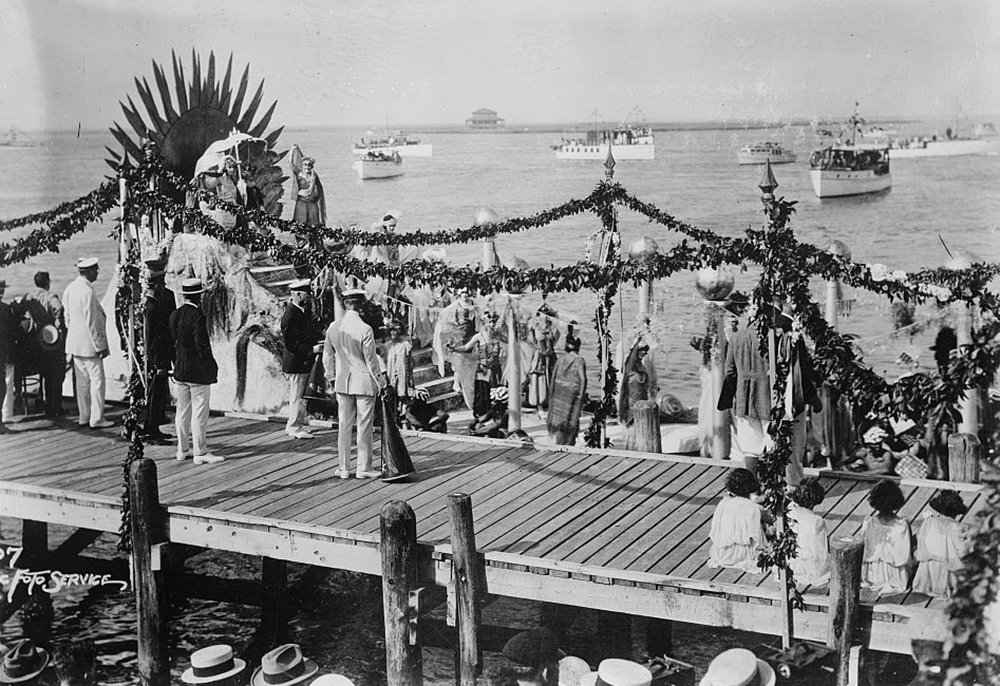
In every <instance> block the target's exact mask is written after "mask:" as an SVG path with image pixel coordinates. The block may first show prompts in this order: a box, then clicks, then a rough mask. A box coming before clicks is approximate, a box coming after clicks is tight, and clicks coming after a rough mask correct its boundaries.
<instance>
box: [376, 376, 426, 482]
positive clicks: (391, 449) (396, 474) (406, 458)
mask: <svg viewBox="0 0 1000 686" xmlns="http://www.w3.org/2000/svg"><path fill="white" fill-rule="evenodd" d="M378 397H379V404H380V405H381V406H382V481H386V482H393V481H403V480H405V479H407V478H408V477H409V476H410V475H411V474H413V473H414V472H416V471H417V470H416V469H414V468H413V462H412V461H411V460H410V451H409V450H407V448H406V443H404V442H403V436H402V435H401V434H400V433H399V424H398V422H397V419H396V389H394V388H393V387H392V386H386V387H385V388H384V389H382V392H381V393H379V394H378Z"/></svg>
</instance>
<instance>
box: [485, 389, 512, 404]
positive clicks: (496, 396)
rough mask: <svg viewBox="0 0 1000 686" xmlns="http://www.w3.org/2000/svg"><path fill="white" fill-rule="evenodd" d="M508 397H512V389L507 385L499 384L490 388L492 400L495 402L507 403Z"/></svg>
mask: <svg viewBox="0 0 1000 686" xmlns="http://www.w3.org/2000/svg"><path fill="white" fill-rule="evenodd" d="M508 397H510V391H508V390H507V387H506V386H497V387H496V388H491V389H490V400H492V401H493V402H498V403H505V402H507V398H508Z"/></svg>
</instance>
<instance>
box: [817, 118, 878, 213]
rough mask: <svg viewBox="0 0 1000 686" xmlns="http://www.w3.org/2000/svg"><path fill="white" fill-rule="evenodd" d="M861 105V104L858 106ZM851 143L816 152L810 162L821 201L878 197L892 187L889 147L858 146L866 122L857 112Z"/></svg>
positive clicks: (874, 145) (852, 124)
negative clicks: (852, 197)
mask: <svg viewBox="0 0 1000 686" xmlns="http://www.w3.org/2000/svg"><path fill="white" fill-rule="evenodd" d="M855 104H857V103H855ZM849 123H850V125H851V140H850V142H849V143H840V142H839V139H838V142H837V143H836V144H834V145H829V146H827V147H825V148H820V149H819V150H815V151H813V154H812V156H811V157H810V158H809V178H810V180H811V181H812V187H813V191H814V192H815V193H816V196H817V197H820V198H835V197H841V196H845V195H863V194H865V193H878V192H879V191H884V190H886V189H887V188H890V187H891V186H892V173H891V172H890V171H889V146H888V145H887V144H884V143H882V144H877V143H876V144H872V143H864V144H861V145H855V140H856V138H857V134H858V131H859V130H860V126H861V124H863V123H864V120H863V119H862V118H861V117H859V116H858V112H857V110H855V112H854V114H852V115H851V118H850V120H849Z"/></svg>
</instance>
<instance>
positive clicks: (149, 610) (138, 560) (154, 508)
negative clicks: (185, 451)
mask: <svg viewBox="0 0 1000 686" xmlns="http://www.w3.org/2000/svg"><path fill="white" fill-rule="evenodd" d="M128 488H129V502H130V503H131V511H130V512H129V526H130V528H131V531H132V570H133V572H132V584H133V588H134V590H135V599H136V614H137V616H138V625H139V626H138V637H139V648H138V653H139V655H138V662H139V683H141V684H142V686H168V685H169V683H170V660H169V655H168V653H167V622H166V612H167V602H166V585H165V584H166V579H165V578H164V572H162V571H154V569H153V553H152V548H153V546H154V545H156V544H158V543H164V542H166V535H165V532H164V527H163V512H162V510H161V508H160V493H159V486H158V485H157V477H156V463H155V462H153V461H152V460H150V459H148V458H143V459H140V460H136V461H135V462H133V463H132V465H131V466H130V467H129V479H128Z"/></svg>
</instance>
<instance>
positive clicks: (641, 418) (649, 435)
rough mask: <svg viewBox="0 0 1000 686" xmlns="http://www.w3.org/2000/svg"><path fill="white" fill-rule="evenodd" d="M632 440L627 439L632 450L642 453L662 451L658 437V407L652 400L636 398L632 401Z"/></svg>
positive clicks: (630, 428) (630, 429)
mask: <svg viewBox="0 0 1000 686" xmlns="http://www.w3.org/2000/svg"><path fill="white" fill-rule="evenodd" d="M628 430H629V431H631V432H632V437H631V438H632V440H630V441H628V443H629V444H631V447H632V449H633V450H638V451H639V452H643V453H662V452H663V445H662V443H661V439H660V408H659V407H658V406H657V404H656V403H655V402H654V401H652V400H637V401H635V402H634V403H632V426H631V427H629V429H628Z"/></svg>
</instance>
